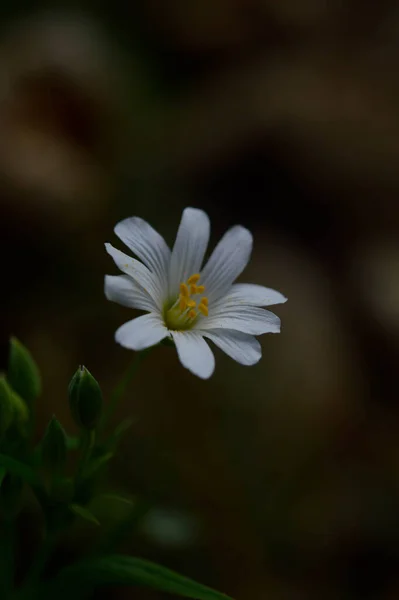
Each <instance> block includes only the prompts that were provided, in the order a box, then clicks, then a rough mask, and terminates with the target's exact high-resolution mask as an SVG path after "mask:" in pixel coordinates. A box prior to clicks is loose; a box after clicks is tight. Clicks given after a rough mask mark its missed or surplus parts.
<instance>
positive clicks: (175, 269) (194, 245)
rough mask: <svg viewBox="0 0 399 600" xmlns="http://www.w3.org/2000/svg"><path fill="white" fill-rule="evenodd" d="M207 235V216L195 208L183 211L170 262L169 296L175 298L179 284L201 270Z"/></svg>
mask: <svg viewBox="0 0 399 600" xmlns="http://www.w3.org/2000/svg"><path fill="white" fill-rule="evenodd" d="M209 234H210V222H209V218H208V215H207V214H206V213H205V212H204V211H203V210H198V209H197V208H186V209H185V210H184V211H183V215H182V218H181V221H180V226H179V230H178V232H177V237H176V241H175V244H174V246H173V251H172V258H171V261H170V270H169V293H170V295H171V296H174V295H176V296H177V294H178V292H179V284H180V283H181V282H183V281H186V280H187V279H188V278H189V277H190V276H191V275H193V274H194V273H199V271H200V270H201V266H202V261H203V260H204V255H205V252H206V249H207V246H208V241H209Z"/></svg>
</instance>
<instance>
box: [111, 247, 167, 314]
mask: <svg viewBox="0 0 399 600" xmlns="http://www.w3.org/2000/svg"><path fill="white" fill-rule="evenodd" d="M105 248H106V250H107V252H108V254H109V255H110V256H112V258H113V259H114V262H115V264H116V266H117V267H118V269H120V270H121V271H122V272H123V273H126V275H129V276H130V277H131V278H132V279H133V280H134V281H135V282H136V283H137V284H138V285H140V286H141V287H142V288H143V290H144V291H145V292H147V294H149V295H150V296H151V298H152V299H153V300H154V302H155V304H156V306H158V307H159V308H161V305H162V293H161V285H160V282H159V280H158V278H157V276H156V275H154V274H153V273H151V271H149V270H148V269H147V267H146V266H145V265H143V263H141V262H140V261H138V260H136V259H135V258H131V257H130V256H128V255H127V254H125V253H124V252H121V251H120V250H117V249H116V248H114V247H113V246H112V245H111V244H105Z"/></svg>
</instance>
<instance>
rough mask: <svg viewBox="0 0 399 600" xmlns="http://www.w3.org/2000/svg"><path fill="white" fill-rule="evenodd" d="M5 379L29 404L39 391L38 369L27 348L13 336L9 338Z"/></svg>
mask: <svg viewBox="0 0 399 600" xmlns="http://www.w3.org/2000/svg"><path fill="white" fill-rule="evenodd" d="M7 379H8V381H9V383H10V385H11V387H12V388H13V390H15V391H16V392H17V394H19V395H20V396H21V398H23V400H25V401H26V402H27V403H28V405H29V406H31V405H32V404H33V402H34V401H35V400H36V398H37V397H38V396H39V394H40V392H41V380H40V373H39V369H38V367H37V365H36V363H35V361H34V360H33V358H32V355H31V354H30V352H29V350H27V349H26V348H25V346H23V345H22V344H21V342H20V341H18V340H17V339H16V338H14V337H13V338H11V344H10V358H9V363H8V372H7Z"/></svg>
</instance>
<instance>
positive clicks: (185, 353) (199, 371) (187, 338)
mask: <svg viewBox="0 0 399 600" xmlns="http://www.w3.org/2000/svg"><path fill="white" fill-rule="evenodd" d="M171 334H172V337H173V339H174V341H175V344H176V349H177V354H178V355H179V359H180V362H181V364H182V365H183V367H186V369H188V370H189V371H191V372H192V373H194V375H197V376H198V377H201V379H208V378H209V377H210V376H211V375H212V373H213V371H214V369H215V357H214V356H213V352H212V350H211V349H210V348H209V346H208V344H207V343H206V341H205V340H204V338H203V337H202V335H200V334H199V333H197V332H195V331H171Z"/></svg>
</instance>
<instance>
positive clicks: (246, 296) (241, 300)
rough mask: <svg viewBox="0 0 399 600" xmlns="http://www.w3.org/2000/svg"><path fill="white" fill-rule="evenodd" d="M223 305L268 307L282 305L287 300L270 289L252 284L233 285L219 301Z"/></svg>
mask: <svg viewBox="0 0 399 600" xmlns="http://www.w3.org/2000/svg"><path fill="white" fill-rule="evenodd" d="M221 301H222V302H223V303H224V304H226V305H227V304H229V305H230V304H231V305H232V306H234V305H243V304H245V305H247V306H248V305H249V306H270V305H272V304H283V303H284V302H287V298H286V297H285V296H283V294H280V292H277V290H272V289H271V288H267V287H263V285H256V284H254V283H235V284H234V285H233V286H232V287H231V289H230V291H229V292H228V293H227V294H226V296H224V297H223V299H222V300H221Z"/></svg>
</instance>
